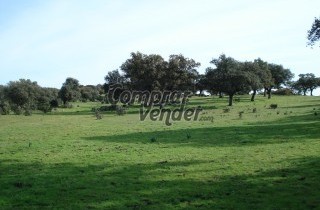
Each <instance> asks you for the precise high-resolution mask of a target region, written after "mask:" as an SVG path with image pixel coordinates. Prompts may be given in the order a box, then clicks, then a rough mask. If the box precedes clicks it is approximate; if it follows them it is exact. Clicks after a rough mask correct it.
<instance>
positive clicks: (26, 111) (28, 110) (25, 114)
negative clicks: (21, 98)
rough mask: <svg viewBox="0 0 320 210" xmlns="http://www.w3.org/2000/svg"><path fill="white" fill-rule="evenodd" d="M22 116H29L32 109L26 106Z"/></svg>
mask: <svg viewBox="0 0 320 210" xmlns="http://www.w3.org/2000/svg"><path fill="white" fill-rule="evenodd" d="M23 114H24V116H31V115H32V110H31V109H30V108H26V109H25V110H24V112H23Z"/></svg>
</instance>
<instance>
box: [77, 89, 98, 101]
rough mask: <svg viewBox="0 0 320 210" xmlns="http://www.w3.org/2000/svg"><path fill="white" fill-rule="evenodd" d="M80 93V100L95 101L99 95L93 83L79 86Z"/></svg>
mask: <svg viewBox="0 0 320 210" xmlns="http://www.w3.org/2000/svg"><path fill="white" fill-rule="evenodd" d="M80 93H81V101H82V102H86V101H96V100H97V99H98V97H99V96H100V95H99V90H98V89H97V87H96V86H93V85H87V86H80Z"/></svg>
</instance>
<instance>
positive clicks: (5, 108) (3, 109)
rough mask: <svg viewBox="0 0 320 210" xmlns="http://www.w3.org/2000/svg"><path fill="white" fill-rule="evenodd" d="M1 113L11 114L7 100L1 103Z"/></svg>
mask: <svg viewBox="0 0 320 210" xmlns="http://www.w3.org/2000/svg"><path fill="white" fill-rule="evenodd" d="M0 114H1V115H7V114H10V105H9V103H7V102H4V103H2V104H0Z"/></svg>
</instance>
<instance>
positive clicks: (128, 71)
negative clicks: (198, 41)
mask: <svg viewBox="0 0 320 210" xmlns="http://www.w3.org/2000/svg"><path fill="white" fill-rule="evenodd" d="M199 66H200V63H197V62H196V61H194V60H193V59H189V58H186V57H184V56H183V55H181V54H180V55H170V57H169V60H168V61H165V60H164V59H163V58H162V57H161V56H160V55H156V54H151V55H145V54H142V53H140V52H137V53H131V58H130V59H127V60H126V61H125V62H124V63H123V64H122V66H121V70H122V71H123V72H124V73H125V78H127V79H129V81H130V84H129V86H130V88H132V89H134V90H147V91H152V90H192V91H195V89H196V81H197V79H198V75H199V74H198V72H197V71H196V68H198V67H199Z"/></svg>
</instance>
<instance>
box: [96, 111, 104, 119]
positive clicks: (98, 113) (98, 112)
mask: <svg viewBox="0 0 320 210" xmlns="http://www.w3.org/2000/svg"><path fill="white" fill-rule="evenodd" d="M95 116H96V118H97V120H101V119H102V114H101V113H100V111H99V110H96V111H95Z"/></svg>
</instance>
